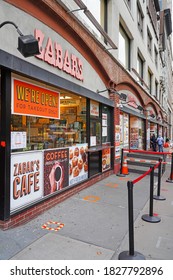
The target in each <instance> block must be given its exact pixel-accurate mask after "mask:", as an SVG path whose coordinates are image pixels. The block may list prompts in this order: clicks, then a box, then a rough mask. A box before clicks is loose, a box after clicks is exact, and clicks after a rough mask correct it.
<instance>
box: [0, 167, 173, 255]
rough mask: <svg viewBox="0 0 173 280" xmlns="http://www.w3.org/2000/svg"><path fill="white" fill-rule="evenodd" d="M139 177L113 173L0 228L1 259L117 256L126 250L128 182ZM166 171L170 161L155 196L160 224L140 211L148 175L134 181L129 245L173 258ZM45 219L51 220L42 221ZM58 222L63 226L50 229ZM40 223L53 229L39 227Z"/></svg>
mask: <svg viewBox="0 0 173 280" xmlns="http://www.w3.org/2000/svg"><path fill="white" fill-rule="evenodd" d="M138 176H139V174H134V173H131V174H129V175H128V176H126V177H118V176H116V175H112V176H110V177H108V178H106V179H104V180H102V181H100V182H98V183H96V184H94V185H93V186H91V187H89V188H87V189H85V190H83V191H81V192H79V193H78V194H76V195H74V196H72V197H71V198H68V199H67V200H65V201H64V202H62V203H60V204H57V205H56V206H55V207H53V208H51V209H50V210H48V211H47V212H46V213H44V214H42V215H40V216H38V217H37V218H35V219H34V220H32V221H30V222H28V223H27V224H24V225H22V226H19V227H16V228H13V229H9V230H7V231H2V230H0V240H1V242H0V259H4V260H5V259H6V260H7V259H14V260H23V259H28V260H29V259H32V260H34V259H35V260H41V259H45V260H46V259H47V260H53V259H59V260H67V259H68V260H78V259H79V260H86V259H87V260H109V259H118V255H119V253H121V252H122V251H128V249H129V243H128V204H127V203H128V202H127V201H128V200H127V195H128V192H127V181H129V180H133V179H135V178H137V177H138ZM169 176H170V165H169V166H167V167H166V172H165V173H164V176H163V177H162V184H161V195H162V196H164V197H165V198H166V200H163V201H157V200H154V213H155V215H159V217H160V218H161V222H159V223H149V222H145V221H143V220H142V219H141V216H142V214H148V213H149V201H148V199H149V193H150V190H149V187H150V177H149V176H146V177H145V178H144V179H142V180H141V181H140V182H138V183H136V184H135V185H134V191H133V194H134V221H135V224H134V240H135V246H134V247H135V251H138V252H140V253H141V254H143V255H144V256H145V258H146V259H154V260H157V259H160V260H161V259H163V260H173V183H167V182H166V179H167V178H168V177H169ZM156 184H157V177H155V185H156ZM155 191H156V189H155ZM49 221H52V222H54V223H50V224H47V223H48V222H49ZM57 222H60V223H62V224H64V227H62V228H61V229H60V230H58V231H55V229H56V228H57V225H56V223H57ZM45 224H46V225H47V226H48V227H49V228H52V229H53V230H49V229H43V228H42V226H43V225H45Z"/></svg>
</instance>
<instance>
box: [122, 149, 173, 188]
mask: <svg viewBox="0 0 173 280" xmlns="http://www.w3.org/2000/svg"><path fill="white" fill-rule="evenodd" d="M125 153H137V154H146V155H153V156H161V155H163V157H164V158H163V159H164V161H163V160H162V165H161V166H162V174H163V173H164V172H165V169H166V167H165V166H166V164H168V165H169V164H171V173H170V176H169V178H168V179H167V181H166V182H169V183H173V152H153V151H145V150H133V149H124V148H122V149H121V161H120V172H119V173H118V174H117V176H121V177H125V176H126V175H128V174H129V172H128V171H126V172H123V171H124V166H123V164H124V163H125V162H126V163H127V161H131V162H133V161H134V162H139V163H150V164H153V165H154V164H156V163H157V162H158V160H159V158H158V159H157V160H152V159H151V160H144V159H143V160H142V159H141V160H139V159H132V158H131V157H129V159H128V158H127V155H125ZM167 155H170V157H171V163H170V162H166V158H165V156H167ZM125 170H128V166H127V164H126V167H125Z"/></svg>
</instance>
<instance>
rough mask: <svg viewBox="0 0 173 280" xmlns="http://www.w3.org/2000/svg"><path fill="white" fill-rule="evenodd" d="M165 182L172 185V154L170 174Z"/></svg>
mask: <svg viewBox="0 0 173 280" xmlns="http://www.w3.org/2000/svg"><path fill="white" fill-rule="evenodd" d="M166 182H168V183H173V153H172V157H171V174H170V176H169V178H168V179H167V180H166Z"/></svg>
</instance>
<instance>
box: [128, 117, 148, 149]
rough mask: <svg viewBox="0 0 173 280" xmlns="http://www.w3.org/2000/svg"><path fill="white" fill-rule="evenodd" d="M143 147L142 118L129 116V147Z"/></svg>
mask: <svg viewBox="0 0 173 280" xmlns="http://www.w3.org/2000/svg"><path fill="white" fill-rule="evenodd" d="M144 148H145V131H144V120H142V119H140V118H138V117H136V116H130V149H139V150H141V149H142V150H143V149H144Z"/></svg>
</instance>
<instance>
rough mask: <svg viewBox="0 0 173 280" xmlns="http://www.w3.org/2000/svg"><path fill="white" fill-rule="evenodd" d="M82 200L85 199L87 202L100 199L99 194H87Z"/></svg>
mask: <svg viewBox="0 0 173 280" xmlns="http://www.w3.org/2000/svg"><path fill="white" fill-rule="evenodd" d="M83 199H84V200H87V201H89V202H97V201H99V200H100V197H99V196H95V195H87V196H85V197H84V198H83Z"/></svg>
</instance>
